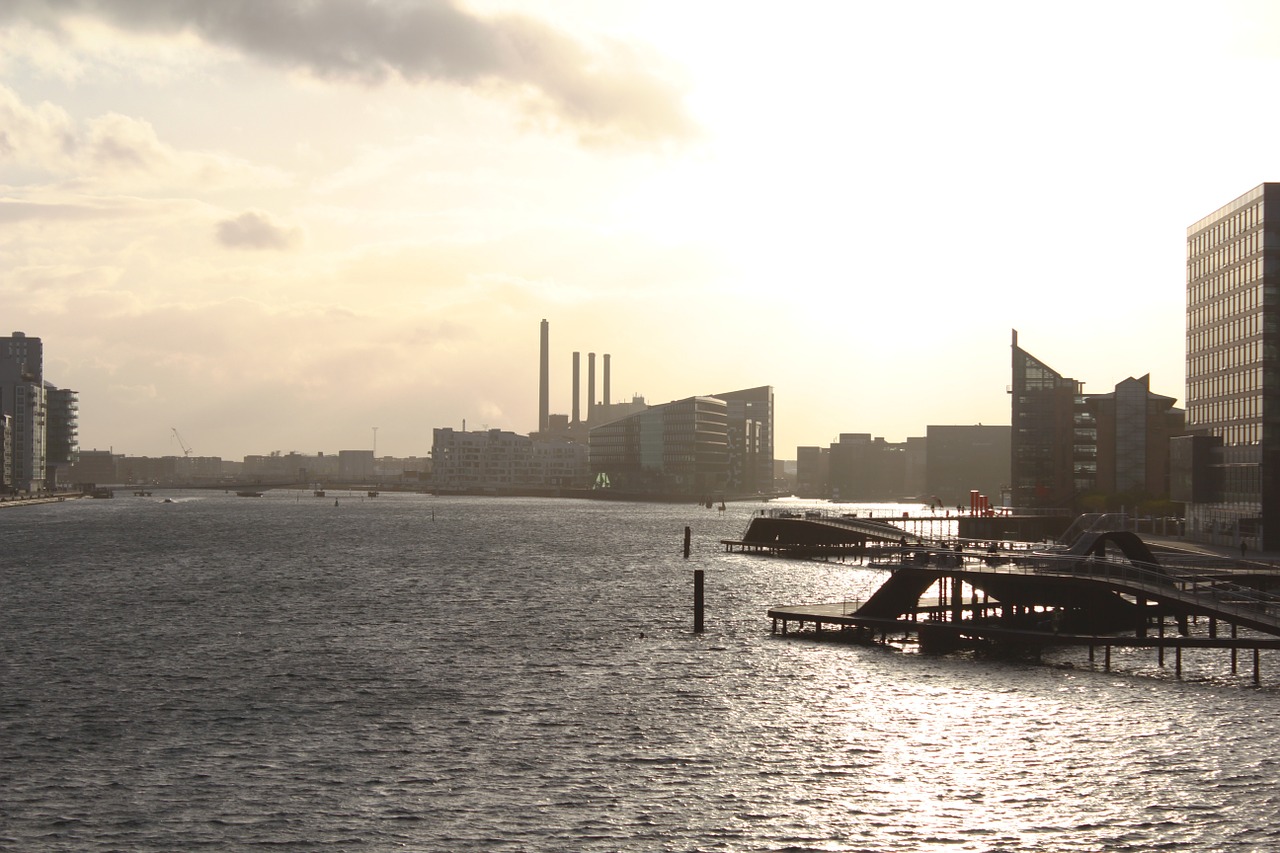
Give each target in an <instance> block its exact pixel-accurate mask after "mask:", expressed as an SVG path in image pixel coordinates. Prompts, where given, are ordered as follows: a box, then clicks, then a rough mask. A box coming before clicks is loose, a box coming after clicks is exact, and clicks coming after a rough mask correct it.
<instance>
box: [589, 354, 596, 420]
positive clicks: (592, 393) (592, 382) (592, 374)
mask: <svg viewBox="0 0 1280 853" xmlns="http://www.w3.org/2000/svg"><path fill="white" fill-rule="evenodd" d="M595 419H596V354H595V353H593V352H589V353H587V423H591V422H592V421H594V420H595Z"/></svg>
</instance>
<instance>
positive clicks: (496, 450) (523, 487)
mask: <svg viewBox="0 0 1280 853" xmlns="http://www.w3.org/2000/svg"><path fill="white" fill-rule="evenodd" d="M431 467H432V474H431V484H432V489H433V490H434V491H436V492H461V493H490V494H554V493H555V492H557V491H559V490H561V489H571V488H585V487H586V485H587V483H588V468H587V448H586V446H585V445H583V444H580V443H577V442H573V441H567V440H560V439H551V440H539V441H535V440H534V439H532V438H530V437H529V436H527V435H518V434H516V433H514V432H510V431H507V430H499V429H490V430H475V431H471V432H467V431H465V430H455V429H453V428H452V427H443V428H437V429H436V430H434V435H433V439H432V445H431Z"/></svg>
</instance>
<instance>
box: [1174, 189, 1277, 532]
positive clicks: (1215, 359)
mask: <svg viewBox="0 0 1280 853" xmlns="http://www.w3.org/2000/svg"><path fill="white" fill-rule="evenodd" d="M1186 334H1187V416H1186V420H1187V431H1188V432H1189V433H1190V435H1188V436H1186V437H1185V438H1181V439H1178V440H1177V441H1175V443H1174V448H1175V449H1174V459H1173V463H1172V464H1173V482H1174V499H1175V500H1179V501H1183V502H1184V503H1185V504H1186V521H1187V526H1186V534H1187V537H1188V538H1190V539H1193V540H1197V541H1204V542H1212V543H1216V544H1231V545H1236V544H1244V545H1246V546H1252V547H1255V548H1262V549H1265V550H1277V549H1280V183H1264V184H1260V185H1258V186H1257V187H1254V188H1253V189H1252V190H1250V191H1249V192H1247V193H1245V194H1244V195H1242V196H1240V197H1239V198H1237V199H1235V200H1234V201H1232V202H1230V203H1228V204H1226V205H1224V206H1223V207H1221V208H1219V209H1218V210H1216V211H1214V212H1213V213H1211V214H1209V215H1208V216H1206V217H1204V218H1203V219H1201V220H1200V221H1198V222H1196V223H1194V224H1192V225H1191V226H1190V227H1188V228H1187V330H1186Z"/></svg>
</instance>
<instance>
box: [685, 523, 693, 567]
mask: <svg viewBox="0 0 1280 853" xmlns="http://www.w3.org/2000/svg"><path fill="white" fill-rule="evenodd" d="M692 539H693V529H692V528H690V527H686V528H685V529H684V558H685V559H686V560H687V559H689V543H690V542H691V541H692Z"/></svg>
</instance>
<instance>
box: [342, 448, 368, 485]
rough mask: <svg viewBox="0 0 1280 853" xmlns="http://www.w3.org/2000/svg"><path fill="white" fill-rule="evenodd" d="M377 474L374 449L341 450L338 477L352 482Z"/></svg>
mask: <svg viewBox="0 0 1280 853" xmlns="http://www.w3.org/2000/svg"><path fill="white" fill-rule="evenodd" d="M374 476H376V473H375V470H374V464H373V451H372V450H339V451H338V479H339V480H341V481H343V482H346V483H351V482H355V481H357V480H371V479H373V478H374Z"/></svg>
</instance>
